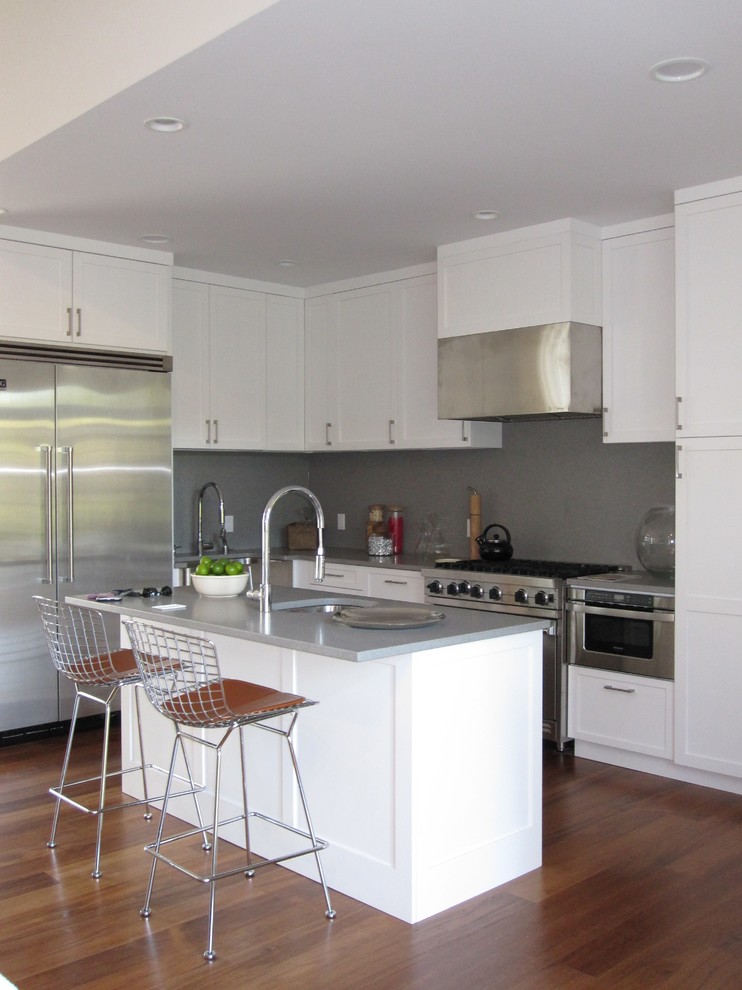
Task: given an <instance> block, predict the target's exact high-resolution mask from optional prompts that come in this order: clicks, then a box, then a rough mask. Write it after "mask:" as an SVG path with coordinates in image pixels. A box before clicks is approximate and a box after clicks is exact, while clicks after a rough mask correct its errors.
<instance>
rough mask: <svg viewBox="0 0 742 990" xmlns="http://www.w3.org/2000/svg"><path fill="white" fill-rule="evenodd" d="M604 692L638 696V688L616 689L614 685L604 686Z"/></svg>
mask: <svg viewBox="0 0 742 990" xmlns="http://www.w3.org/2000/svg"><path fill="white" fill-rule="evenodd" d="M603 690H604V691H618V692H619V693H620V694H636V688H621V687H616V686H615V685H614V684H604V685H603Z"/></svg>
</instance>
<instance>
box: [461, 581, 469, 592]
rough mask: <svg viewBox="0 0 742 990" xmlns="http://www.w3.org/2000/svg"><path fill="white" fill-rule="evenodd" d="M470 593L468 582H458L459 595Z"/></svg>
mask: <svg viewBox="0 0 742 990" xmlns="http://www.w3.org/2000/svg"><path fill="white" fill-rule="evenodd" d="M470 591H471V585H470V584H469V582H468V581H459V594H460V595H468V594H469V592H470Z"/></svg>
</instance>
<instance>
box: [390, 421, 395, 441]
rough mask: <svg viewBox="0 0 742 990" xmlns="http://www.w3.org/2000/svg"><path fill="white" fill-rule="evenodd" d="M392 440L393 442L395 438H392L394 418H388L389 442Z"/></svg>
mask: <svg viewBox="0 0 742 990" xmlns="http://www.w3.org/2000/svg"><path fill="white" fill-rule="evenodd" d="M394 442H395V440H394V420H393V419H390V420H389V443H390V444H393V443H394Z"/></svg>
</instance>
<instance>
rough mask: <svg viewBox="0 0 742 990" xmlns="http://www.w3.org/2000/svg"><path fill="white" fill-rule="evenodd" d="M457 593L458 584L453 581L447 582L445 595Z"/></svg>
mask: <svg viewBox="0 0 742 990" xmlns="http://www.w3.org/2000/svg"><path fill="white" fill-rule="evenodd" d="M458 593H459V586H458V584H457V583H456V582H455V581H452V582H451V583H450V584H449V586H448V587H447V588H446V594H447V595H458Z"/></svg>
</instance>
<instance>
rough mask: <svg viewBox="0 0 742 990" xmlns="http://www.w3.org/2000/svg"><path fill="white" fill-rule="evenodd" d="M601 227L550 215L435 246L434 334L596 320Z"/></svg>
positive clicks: (598, 316) (595, 323)
mask: <svg viewBox="0 0 742 990" xmlns="http://www.w3.org/2000/svg"><path fill="white" fill-rule="evenodd" d="M600 297H601V292H600V230H599V229H598V228H596V227H592V226H590V225H588V224H584V223H580V222H579V221H576V220H557V221H554V222H553V223H545V224H538V225H537V226H534V227H525V228H521V229H519V230H510V231H506V232H505V233H502V234H491V235H488V236H486V237H477V238H476V239H474V240H470V241H460V242H458V243H456V244H445V245H442V246H441V247H439V248H438V336H439V337H457V336H462V335H465V334H474V333H487V332H489V331H491V330H509V329H513V328H516V327H529V326H539V325H541V324H548V323H562V322H565V321H567V320H574V321H576V322H578V323H588V324H591V325H593V326H600V321H601V301H600Z"/></svg>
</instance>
